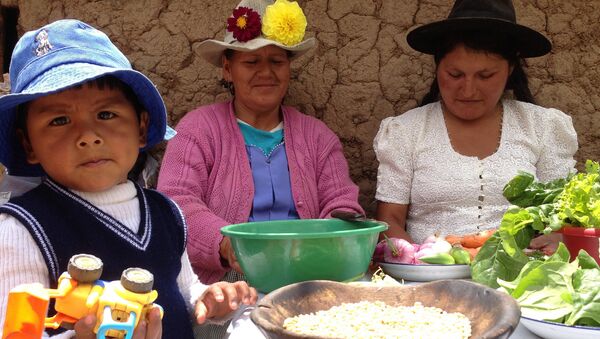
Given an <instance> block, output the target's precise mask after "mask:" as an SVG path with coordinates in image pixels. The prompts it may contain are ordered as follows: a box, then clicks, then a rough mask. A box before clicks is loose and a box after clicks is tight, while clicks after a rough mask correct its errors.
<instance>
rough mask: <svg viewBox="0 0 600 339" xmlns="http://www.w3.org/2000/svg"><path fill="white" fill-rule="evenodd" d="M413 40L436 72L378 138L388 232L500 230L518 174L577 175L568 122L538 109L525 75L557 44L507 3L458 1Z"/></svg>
mask: <svg viewBox="0 0 600 339" xmlns="http://www.w3.org/2000/svg"><path fill="white" fill-rule="evenodd" d="M407 40H408V44H409V45H410V46H411V47H412V48H413V49H415V50H417V51H419V52H422V53H426V54H431V55H433V56H434V60H435V64H436V72H435V79H434V81H433V83H432V84H431V89H430V91H429V93H427V94H426V95H425V97H424V99H423V101H422V103H421V106H420V107H418V108H415V109H413V110H410V111H408V112H406V113H404V114H402V115H400V116H396V117H390V118H386V119H385V120H383V121H382V123H381V126H380V128H379V132H378V134H377V136H376V138H375V141H374V149H375V152H376V154H377V158H378V160H379V173H378V176H377V179H378V180H377V193H376V199H377V200H378V207H377V218H378V219H380V220H384V221H386V222H388V223H389V225H390V228H389V229H388V231H387V235H388V236H393V237H400V238H405V239H407V240H409V241H415V242H418V243H421V242H422V241H423V240H424V239H425V238H426V237H427V236H429V235H432V234H433V233H434V232H436V231H437V230H439V231H442V233H445V234H449V233H451V234H470V233H475V232H478V231H482V230H487V229H494V228H497V227H498V226H499V225H500V220H501V217H502V215H503V213H504V211H506V209H507V208H508V207H509V203H508V202H507V201H506V199H505V198H504V197H503V195H502V189H503V187H504V185H505V184H506V183H507V182H508V181H509V180H510V179H511V178H513V177H514V176H515V175H516V174H517V172H518V171H519V170H523V171H527V172H529V173H533V174H534V175H535V176H536V177H537V179H539V180H541V181H548V180H552V179H556V178H561V177H565V176H567V175H568V173H569V172H572V171H574V165H575V160H574V159H573V155H574V153H575V152H576V150H577V135H576V133H575V130H574V128H573V124H572V122H571V118H570V117H569V116H567V115H566V114H564V113H563V112H561V111H559V110H556V109H547V108H543V107H540V106H537V105H535V104H534V99H533V96H532V94H531V91H530V89H529V87H528V80H527V75H526V74H525V72H524V70H523V67H524V60H523V58H531V57H539V56H542V55H545V54H547V53H548V52H550V49H551V44H550V41H548V39H546V38H545V37H544V36H543V35H542V34H540V33H538V32H536V31H534V30H532V29H530V28H528V27H525V26H522V25H519V24H517V23H516V16H515V10H514V7H513V4H512V2H511V1H510V0H457V1H456V2H455V4H454V6H453V8H452V10H451V12H450V15H449V16H448V18H447V19H446V20H442V21H438V22H433V23H430V24H427V25H423V26H420V27H418V28H416V29H414V30H412V31H411V32H410V33H409V34H408V36H407ZM511 96H512V98H513V99H509V97H511ZM548 240H555V239H548V238H547V237H545V238H541V239H538V240H536V241H535V242H534V243H532V246H536V247H544V246H545V245H547V242H548ZM555 242H556V241H554V242H553V243H554V244H555ZM546 249H548V250H552V249H551V248H546Z"/></svg>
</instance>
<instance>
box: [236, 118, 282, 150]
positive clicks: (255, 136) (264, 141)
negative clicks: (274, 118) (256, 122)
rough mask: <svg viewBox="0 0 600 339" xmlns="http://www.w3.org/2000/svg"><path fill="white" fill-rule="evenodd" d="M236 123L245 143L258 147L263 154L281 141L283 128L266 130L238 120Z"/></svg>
mask: <svg viewBox="0 0 600 339" xmlns="http://www.w3.org/2000/svg"><path fill="white" fill-rule="evenodd" d="M238 125H239V126H240V130H241V131H242V135H243V136H244V141H245V143H246V145H252V146H256V147H258V148H260V149H261V150H262V151H263V153H264V154H265V155H269V153H271V151H273V149H274V148H275V147H276V146H277V145H279V144H280V143H282V142H283V128H282V129H279V130H277V131H274V132H267V131H263V130H260V129H257V128H254V127H252V126H250V125H248V124H245V123H242V122H238Z"/></svg>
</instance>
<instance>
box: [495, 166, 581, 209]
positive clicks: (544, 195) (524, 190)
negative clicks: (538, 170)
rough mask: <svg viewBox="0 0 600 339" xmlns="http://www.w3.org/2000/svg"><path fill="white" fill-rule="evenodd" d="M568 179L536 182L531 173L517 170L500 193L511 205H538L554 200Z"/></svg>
mask: <svg viewBox="0 0 600 339" xmlns="http://www.w3.org/2000/svg"><path fill="white" fill-rule="evenodd" d="M569 179H570V176H569V177H567V178H559V179H556V180H552V181H550V182H547V183H541V182H536V181H535V180H534V177H533V175H532V174H530V173H527V172H524V171H519V172H518V174H517V175H516V176H515V177H514V178H512V179H511V180H510V181H509V182H508V184H506V185H505V186H504V189H503V191H502V194H503V195H504V197H505V198H506V199H507V200H508V202H510V203H511V204H513V205H516V206H519V207H529V206H539V205H542V204H549V203H552V202H554V199H556V197H557V196H558V195H559V194H560V193H561V192H562V190H563V187H564V186H565V183H566V182H567V181H568V180H569Z"/></svg>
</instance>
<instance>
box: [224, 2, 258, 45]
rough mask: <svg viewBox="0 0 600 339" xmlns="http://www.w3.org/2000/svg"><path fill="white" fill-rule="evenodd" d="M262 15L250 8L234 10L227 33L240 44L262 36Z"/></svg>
mask: <svg viewBox="0 0 600 339" xmlns="http://www.w3.org/2000/svg"><path fill="white" fill-rule="evenodd" d="M260 30H261V23H260V15H259V14H258V13H257V12H255V11H254V10H253V9H251V8H248V7H238V8H236V9H234V10H233V16H231V17H230V18H228V19H227V31H229V32H233V37H234V38H235V39H237V41H239V42H246V41H248V40H252V39H254V38H256V37H257V36H259V35H260Z"/></svg>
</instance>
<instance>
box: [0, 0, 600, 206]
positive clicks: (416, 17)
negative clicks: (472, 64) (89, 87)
mask: <svg viewBox="0 0 600 339" xmlns="http://www.w3.org/2000/svg"><path fill="white" fill-rule="evenodd" d="M299 2H300V4H301V6H302V7H303V8H304V10H305V13H306V15H307V17H308V21H309V28H308V35H309V36H314V37H316V38H317V40H318V47H317V48H316V49H315V50H314V51H313V52H310V53H308V55H306V56H304V57H302V58H301V59H300V60H298V61H296V62H295V63H294V65H293V75H292V77H293V79H292V82H291V87H290V89H289V95H288V96H287V98H286V101H287V103H288V104H292V105H295V106H297V107H298V108H300V109H301V110H302V111H304V112H306V113H308V114H311V115H314V116H316V117H318V118H320V119H322V120H323V121H325V122H326V123H327V124H328V125H329V126H330V127H331V128H332V129H333V130H334V131H335V132H336V133H337V134H338V135H339V136H340V138H341V140H342V142H343V144H344V147H345V153H346V156H347V158H348V161H349V164H350V169H351V174H352V178H353V179H354V180H355V182H357V183H358V184H359V186H360V188H361V193H362V196H361V203H362V204H363V206H365V207H366V208H367V209H368V210H369V211H373V208H374V204H373V194H374V187H375V180H376V173H377V172H376V171H377V162H376V160H375V156H374V154H373V150H372V140H373V137H374V136H375V133H376V132H377V129H378V127H379V122H380V121H381V120H382V119H383V118H385V117H388V116H392V115H396V114H401V113H402V112H404V111H406V110H408V109H410V108H413V107H415V105H416V104H417V100H418V99H419V98H420V97H421V96H422V95H423V94H424V93H425V92H426V90H427V88H428V86H429V83H430V82H431V80H432V71H433V62H432V59H431V58H430V57H428V56H425V55H421V54H419V53H416V52H414V51H412V50H411V49H410V48H409V47H408V45H407V44H406V40H405V36H406V33H407V31H409V30H410V29H411V28H412V27H415V26H417V25H420V24H423V23H427V22H430V21H433V20H439V19H442V18H444V17H445V16H446V15H447V13H448V11H449V9H450V5H451V2H452V1H448V0H443V1H442V0H412V1H410V0H404V1H401V0H330V1H328V0H304V1H302V0H301V1H299ZM0 3H1V4H2V5H3V6H18V7H19V10H20V13H21V16H20V20H19V24H20V31H21V32H23V31H25V30H29V29H32V28H35V27H37V26H40V25H42V24H45V23H47V22H49V21H53V20H56V19H60V18H78V19H81V20H83V21H86V22H88V23H90V24H92V25H93V26H95V27H98V28H100V29H101V30H103V31H104V32H106V33H107V34H108V35H109V36H111V38H112V39H113V40H114V41H115V42H116V43H117V45H118V46H119V47H120V48H121V49H122V50H123V51H124V52H125V53H126V54H127V55H128V56H129V58H130V59H131V61H132V62H133V65H134V67H135V68H137V69H138V70H140V71H142V72H144V73H145V74H147V75H148V76H149V77H150V78H151V79H152V80H153V81H154V82H155V83H156V84H157V86H158V88H159V89H160V91H161V92H162V94H163V95H164V97H165V101H166V105H167V108H168V111H169V114H170V120H171V123H172V124H173V125H174V124H176V123H177V121H178V120H179V119H180V118H181V117H182V116H183V114H185V112H186V111H188V110H190V109H192V108H194V107H196V106H198V105H203V104H208V103H211V102H213V101H215V100H224V99H227V98H228V94H227V93H226V92H225V91H224V90H223V89H222V88H221V87H220V86H219V84H218V80H219V79H220V71H219V70H218V69H215V68H214V67H212V66H210V65H209V64H207V63H206V62H204V61H203V60H202V59H201V58H200V57H199V56H198V54H197V53H196V50H197V46H198V43H199V42H201V41H202V40H204V39H207V38H215V37H217V38H221V37H222V36H223V34H224V28H225V18H226V17H227V16H229V15H230V14H231V11H232V9H233V8H234V7H235V6H236V5H237V3H238V0H223V1H213V0H210V1H209V0H204V1H198V0H170V1H164V0H145V1H141V0H94V1H89V0H77V1H75V0H70V1H67V0H48V1H39V0H18V1H17V0H12V1H7V0H0ZM515 7H516V9H517V17H518V20H519V22H520V23H522V24H525V25H528V26H530V27H533V28H535V29H537V30H539V31H541V32H543V33H544V34H545V35H546V36H548V37H549V38H550V39H551V41H552V42H553V44H554V50H553V52H552V54H550V55H548V56H545V57H541V58H536V59H532V60H530V62H529V66H530V67H529V71H528V73H529V75H530V79H531V87H532V90H533V92H534V94H535V96H536V97H537V99H538V101H539V103H540V104H541V105H543V106H547V107H556V108H558V109H561V110H563V111H565V112H567V113H570V114H571V115H572V117H573V120H574V124H575V128H576V130H577V132H578V135H579V143H580V150H579V152H578V153H577V160H578V166H579V168H581V165H582V162H583V161H584V160H585V159H586V158H592V159H596V160H598V159H600V89H599V88H598V86H600V38H599V36H598V32H600V23H599V21H598V18H600V1H587V0H569V1H563V0H515ZM158 154H160V150H159V152H158Z"/></svg>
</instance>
